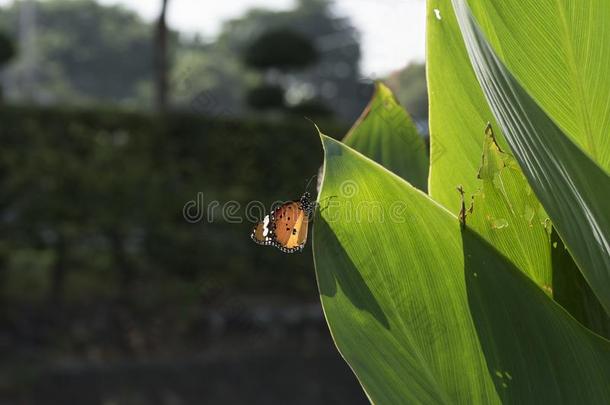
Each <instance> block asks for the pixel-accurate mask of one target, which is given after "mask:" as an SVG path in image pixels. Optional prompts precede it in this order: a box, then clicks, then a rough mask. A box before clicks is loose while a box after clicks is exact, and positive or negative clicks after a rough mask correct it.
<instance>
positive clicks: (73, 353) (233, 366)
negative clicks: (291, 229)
mask: <svg viewBox="0 0 610 405" xmlns="http://www.w3.org/2000/svg"><path fill="white" fill-rule="evenodd" d="M238 302H240V303H242V304H240V305H243V306H237V305H233V306H232V307H229V308H217V309H215V310H212V311H210V310H208V311H201V312H199V314H198V315H196V316H192V317H191V318H190V320H189V321H188V322H187V324H186V326H185V324H183V323H180V322H174V323H173V324H172V322H170V321H168V320H167V319H164V318H163V317H164V316H167V315H163V314H159V315H157V316H154V315H153V316H151V317H147V316H146V315H145V314H142V313H138V314H137V318H136V317H134V313H133V311H128V310H125V309H124V308H121V309H119V308H117V309H115V310H114V313H113V312H112V311H110V312H104V313H96V311H95V310H92V309H89V310H85V309H83V310H82V313H83V314H85V313H86V314H88V316H83V317H78V316H77V315H76V314H75V313H70V314H65V316H66V318H65V319H69V321H66V320H62V319H61V316H53V315H50V314H48V313H47V314H43V313H40V310H37V311H34V310H31V311H30V316H31V319H29V320H26V319H24V317H23V314H24V313H25V311H23V310H20V311H19V314H20V319H18V320H15V319H10V315H9V316H8V317H7V319H5V320H4V321H3V327H2V328H1V329H0V330H1V332H0V347H1V349H2V364H1V366H0V404H2V405H4V404H7V405H8V404H53V405H54V404H104V405H110V404H117V405H122V404H125V405H131V404H134V405H135V404H168V405H169V404H172V405H173V404H176V405H180V404H365V403H367V400H366V398H365V396H364V394H363V392H362V390H361V388H360V386H359V384H358V383H357V381H356V378H355V377H354V375H353V374H352V372H351V371H350V370H349V367H348V366H347V364H346V363H345V362H344V361H343V359H342V358H341V357H340V355H339V353H338V352H337V350H336V349H335V347H334V345H333V343H332V340H331V338H330V335H329V333H328V330H327V327H326V325H325V323H324V320H323V318H322V315H321V310H320V308H319V305H318V304H317V303H312V304H295V303H292V304H289V305H288V304H285V303H284V304H282V305H278V303H277V302H274V303H272V304H264V305H263V304H261V303H260V302H258V303H257V302H254V301H252V300H249V299H248V300H246V299H240V300H238ZM246 302H247V304H244V303H246ZM103 307H104V308H107V307H108V306H107V305H104V306H103ZM100 312H101V311H100ZM171 312H174V313H175V312H176V311H168V313H171ZM178 316H179V315H178ZM37 317H38V318H37ZM155 318H157V319H155ZM75 319H78V320H75ZM136 319H137V321H136ZM143 319H144V320H145V321H143ZM28 323H29V324H31V326H33V325H34V324H36V328H33V327H32V329H31V330H32V331H35V333H36V335H35V336H34V335H29V336H28V332H27V331H28V326H27V324H28ZM155 325H157V326H155ZM159 325H164V326H163V328H162V329H160V328H159ZM167 325H170V326H167ZM96 328H97V329H96ZM16 340H19V341H20V342H21V343H20V344H16V343H15V341H16ZM50 347H52V348H53V349H52V350H51V349H50Z"/></svg>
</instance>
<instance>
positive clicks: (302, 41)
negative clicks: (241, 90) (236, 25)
mask: <svg viewBox="0 0 610 405" xmlns="http://www.w3.org/2000/svg"><path fill="white" fill-rule="evenodd" d="M243 58H244V63H245V64H246V66H248V67H250V68H254V69H257V70H259V71H261V72H262V73H263V76H264V84H262V85H259V86H257V87H255V88H253V89H251V90H250V91H249V93H248V103H249V104H250V106H252V107H253V108H256V109H265V108H280V107H283V106H284V90H283V86H284V83H283V82H284V80H285V77H284V75H285V74H287V73H289V72H290V71H298V70H301V69H304V68H306V67H308V66H311V65H313V64H314V63H315V62H316V61H317V59H318V52H317V50H316V49H315V47H314V45H313V44H312V42H311V40H309V39H308V38H306V37H305V36H303V35H301V34H299V33H298V32H295V31H293V30H291V29H290V28H276V29H272V30H269V31H266V32H264V33H263V34H262V35H260V36H259V37H258V38H256V39H255V40H254V41H253V42H252V43H251V44H249V45H248V47H247V48H246V50H245V54H244V57H243Z"/></svg>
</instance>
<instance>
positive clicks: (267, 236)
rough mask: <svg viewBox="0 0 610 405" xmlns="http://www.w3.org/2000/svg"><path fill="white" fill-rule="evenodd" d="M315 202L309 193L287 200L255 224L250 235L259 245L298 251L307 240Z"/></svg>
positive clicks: (291, 251)
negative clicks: (296, 198)
mask: <svg viewBox="0 0 610 405" xmlns="http://www.w3.org/2000/svg"><path fill="white" fill-rule="evenodd" d="M314 208H315V203H314V202H312V201H311V196H310V195H309V193H305V194H303V196H302V197H301V198H300V199H299V200H296V201H289V202H286V203H284V204H282V205H281V206H279V207H278V208H276V209H275V210H273V211H272V212H271V213H270V214H269V215H267V216H265V218H264V219H263V220H262V221H261V222H259V223H258V224H256V226H255V227H254V230H253V231H252V234H251V235H250V237H251V238H252V240H253V241H254V242H256V243H258V244H259V245H265V246H275V247H276V248H278V249H280V250H281V251H282V252H284V253H295V252H300V251H302V250H303V248H304V247H305V243H306V242H307V228H308V226H309V221H310V220H311V217H312V214H313V211H314Z"/></svg>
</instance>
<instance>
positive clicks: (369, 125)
mask: <svg viewBox="0 0 610 405" xmlns="http://www.w3.org/2000/svg"><path fill="white" fill-rule="evenodd" d="M343 142H344V143H345V144H346V145H349V146H351V147H352V148H354V149H356V150H357V151H358V152H360V153H362V154H363V155H365V156H368V157H369V158H371V159H373V160H374V161H376V162H377V163H379V164H381V165H382V166H384V167H385V168H386V169H388V170H391V171H393V172H394V173H396V174H397V175H399V176H400V177H402V178H403V179H405V180H407V181H408V182H409V183H411V184H413V185H414V186H415V187H417V188H419V189H420V190H424V191H426V190H427V189H428V170H429V165H430V162H429V159H428V153H427V151H426V145H425V143H424V140H423V138H422V137H421V135H420V134H419V132H418V131H417V128H416V127H415V124H413V121H412V120H411V117H410V116H409V114H407V112H406V111H405V110H404V109H403V108H402V107H401V106H400V104H398V101H397V100H396V98H395V97H394V95H393V94H392V91H391V90H390V89H389V88H388V87H387V86H385V85H384V84H382V83H379V82H378V83H377V84H376V86H375V94H374V95H373V99H372V100H371V102H370V103H369V105H368V106H367V107H366V108H365V110H364V112H363V113H362V115H361V116H360V118H359V119H358V121H357V122H356V124H355V125H354V127H353V128H352V129H351V130H350V131H349V133H348V134H347V135H346V137H345V139H344V140H343Z"/></svg>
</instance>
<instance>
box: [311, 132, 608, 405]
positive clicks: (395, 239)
mask: <svg viewBox="0 0 610 405" xmlns="http://www.w3.org/2000/svg"><path fill="white" fill-rule="evenodd" d="M322 139H323V144H324V149H325V163H324V176H323V183H322V189H321V192H320V198H319V200H320V209H319V211H318V215H317V217H316V220H315V223H314V230H313V245H314V246H313V249H314V259H315V265H316V274H317V278H318V284H319V289H320V294H321V299H322V304H323V307H324V312H325V315H326V318H327V321H328V324H329V327H330V330H331V333H332V335H333V338H334V340H335V343H336V344H337V347H338V348H339V350H340V352H341V353H342V355H343V356H344V358H345V359H346V360H347V361H348V363H349V364H350V366H351V367H352V369H353V371H354V372H355V374H356V375H357V377H358V379H359V380H360V382H361V383H362V385H363V387H364V389H365V391H366V392H367V394H368V396H369V398H370V399H371V400H372V401H373V402H375V403H379V404H384V403H446V404H459V403H465V404H474V403H483V404H490V403H498V402H499V400H500V399H502V400H503V401H505V402H513V403H542V402H544V403H555V402H559V403H562V402H566V403H570V402H573V403H605V402H608V401H609V400H610V385H608V384H607V381H608V380H609V379H610V343H609V342H607V341H605V340H604V339H602V338H600V337H598V336H596V335H594V334H592V333H590V332H589V331H588V330H586V329H585V328H583V327H582V326H581V325H580V324H579V323H578V322H576V321H575V320H574V319H573V318H572V317H570V316H569V315H568V314H567V313H566V312H565V311H564V310H563V309H562V308H561V307H560V306H558V305H557V304H555V303H554V302H553V301H552V300H550V299H549V298H547V297H546V295H545V294H544V293H543V292H542V291H541V290H540V289H539V288H537V287H535V285H534V284H533V283H532V282H531V281H530V280H529V279H528V278H526V277H525V276H524V275H523V274H522V273H521V272H520V271H518V270H517V269H516V268H515V267H514V266H513V265H512V264H510V262H508V261H507V260H506V259H505V258H504V257H503V256H502V255H500V254H499V253H498V252H497V251H495V250H494V249H493V248H492V247H491V246H490V245H489V244H487V243H486V242H484V241H483V240H482V239H481V238H480V237H479V236H478V235H476V234H475V233H473V232H471V231H470V230H469V229H466V230H463V231H462V230H461V228H460V225H459V222H458V220H457V218H456V217H455V216H454V215H452V214H451V213H450V212H448V211H447V210H445V209H444V208H442V207H441V206H439V205H438V204H437V203H435V202H434V201H432V200H431V199H430V198H429V197H428V196H426V195H425V194H423V193H422V192H420V191H418V190H417V189H415V188H414V187H412V186H411V185H409V184H408V183H406V182H405V181H404V180H402V179H401V178H399V177H398V176H396V175H394V174H392V173H391V172H389V171H387V170H386V169H385V168H383V167H381V166H379V165H378V164H376V163H375V162H373V161H371V160H370V159H368V158H366V157H364V156H363V155H361V154H359V153H358V152H356V151H354V150H353V149H351V148H349V147H347V146H345V145H343V144H341V143H339V142H337V141H335V140H333V139H331V138H328V137H325V136H323V137H322ZM346 185H349V187H346ZM346 190H349V192H346Z"/></svg>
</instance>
